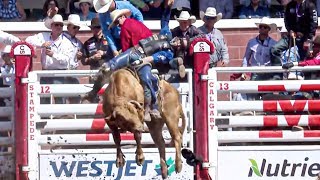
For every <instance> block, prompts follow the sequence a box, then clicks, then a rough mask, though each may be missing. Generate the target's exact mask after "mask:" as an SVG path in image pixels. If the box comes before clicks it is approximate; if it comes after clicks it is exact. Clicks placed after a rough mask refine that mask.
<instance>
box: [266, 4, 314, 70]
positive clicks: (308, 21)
mask: <svg viewBox="0 0 320 180" xmlns="http://www.w3.org/2000/svg"><path fill="white" fill-rule="evenodd" d="M284 23H285V26H286V28H287V30H288V32H289V37H288V38H282V39H280V41H279V42H278V43H277V44H276V45H275V46H274V47H272V49H271V56H272V57H271V61H272V65H273V66H279V65H281V53H282V52H283V51H284V50H286V49H287V48H288V46H289V44H292V43H289V41H293V38H296V44H297V46H298V51H299V56H300V60H304V59H305V57H306V53H307V50H308V49H309V48H310V47H311V46H310V43H312V41H313V38H314V36H315V33H316V29H317V27H318V17H317V11H316V7H315V5H314V4H313V3H312V2H311V1H310V0H293V1H291V2H290V3H289V4H288V5H287V8H286V12H285V17H284Z"/></svg>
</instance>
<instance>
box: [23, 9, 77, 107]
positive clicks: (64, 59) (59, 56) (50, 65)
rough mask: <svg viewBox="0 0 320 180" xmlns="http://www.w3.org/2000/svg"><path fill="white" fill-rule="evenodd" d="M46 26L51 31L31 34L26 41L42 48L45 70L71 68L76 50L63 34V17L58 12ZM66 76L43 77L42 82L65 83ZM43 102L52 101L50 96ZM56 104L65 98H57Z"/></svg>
mask: <svg viewBox="0 0 320 180" xmlns="http://www.w3.org/2000/svg"><path fill="white" fill-rule="evenodd" d="M45 26H46V27H47V28H48V29H51V32H42V33H38V34H35V35H33V36H29V37H27V38H26V42H28V43H30V44H32V45H33V46H35V47H39V48H41V65H42V69H43V70H66V69H69V68H70V59H72V55H73V52H74V46H73V45H72V43H71V42H70V41H69V40H68V39H67V38H66V36H64V35H63V33H62V29H63V19H62V16H61V15H60V14H56V15H54V16H53V18H52V19H47V20H46V21H45ZM64 82H65V81H64V77H42V78H41V79H40V83H41V84H64ZM41 103H46V104H49V103H50V98H44V99H42V100H41ZM55 103H56V104H62V103H64V99H63V98H55Z"/></svg>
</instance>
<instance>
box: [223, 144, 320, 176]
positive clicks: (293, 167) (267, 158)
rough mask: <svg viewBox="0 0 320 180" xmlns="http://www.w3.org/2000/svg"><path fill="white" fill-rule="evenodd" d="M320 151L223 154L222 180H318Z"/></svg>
mask: <svg viewBox="0 0 320 180" xmlns="http://www.w3.org/2000/svg"><path fill="white" fill-rule="evenodd" d="M319 153H320V151H319V150H318V151H315V150H314V151H310V150H301V151H300V150H299V151H219V152H218V159H219V161H218V180H230V179H239V180H250V179H252V180H274V179H277V180H288V179H290V180H301V179H303V180H315V179H317V178H316V177H317V176H318V174H319V173H320V155H319Z"/></svg>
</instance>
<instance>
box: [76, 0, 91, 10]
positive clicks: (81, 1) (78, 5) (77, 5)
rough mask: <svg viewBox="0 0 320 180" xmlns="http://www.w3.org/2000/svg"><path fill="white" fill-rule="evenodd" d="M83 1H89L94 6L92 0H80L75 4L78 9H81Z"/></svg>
mask: <svg viewBox="0 0 320 180" xmlns="http://www.w3.org/2000/svg"><path fill="white" fill-rule="evenodd" d="M81 3H88V4H89V6H90V7H92V0H80V1H79V2H75V3H74V6H75V7H76V8H78V9H80V4H81Z"/></svg>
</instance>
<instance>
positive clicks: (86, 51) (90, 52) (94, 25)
mask: <svg viewBox="0 0 320 180" xmlns="http://www.w3.org/2000/svg"><path fill="white" fill-rule="evenodd" d="M89 27H90V29H91V32H92V34H93V36H92V37H91V38H90V39H88V40H87V41H86V42H84V45H83V50H82V52H83V58H82V59H81V62H82V64H83V65H89V66H90V69H91V70H96V69H99V68H100V67H101V65H102V64H103V63H104V62H105V61H108V60H109V59H111V58H112V53H111V52H110V48H109V46H108V42H107V40H106V39H105V38H104V37H103V34H102V30H101V26H100V23H99V19H98V18H93V19H92V20H91V25H90V26H89ZM89 81H90V83H93V80H92V79H91V78H90V80H89Z"/></svg>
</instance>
